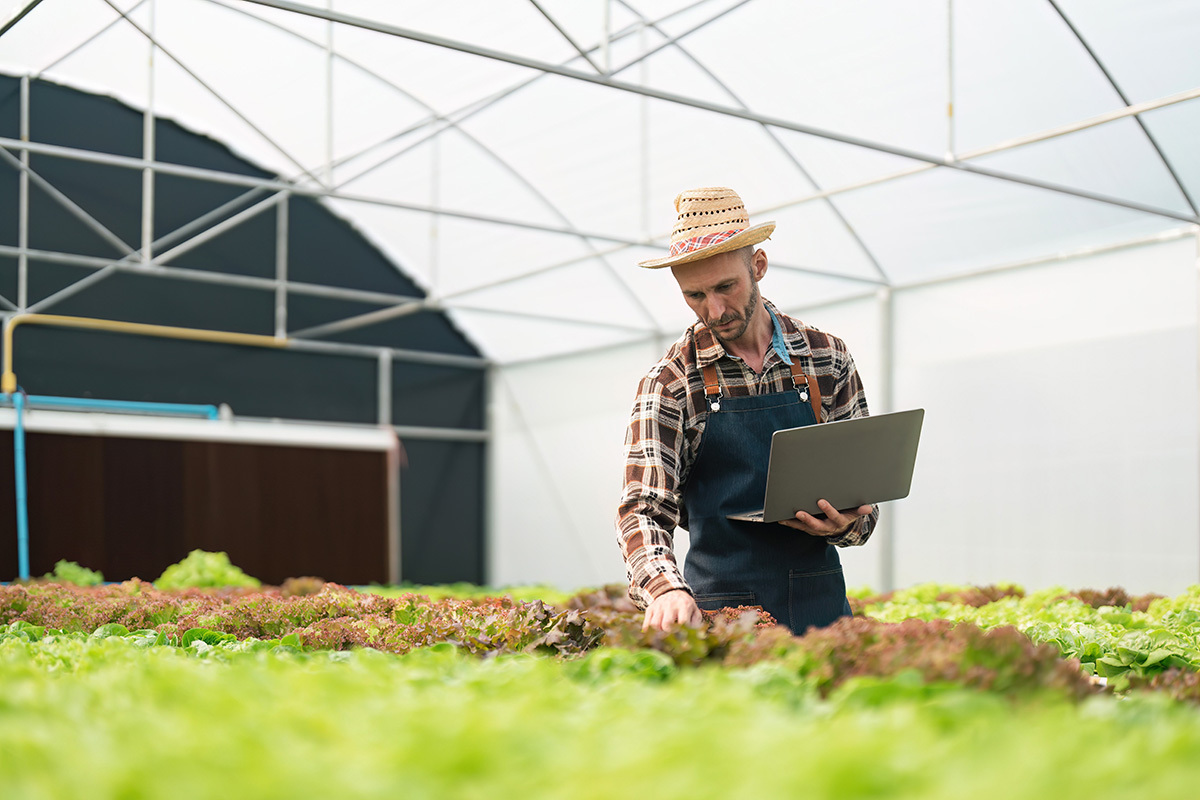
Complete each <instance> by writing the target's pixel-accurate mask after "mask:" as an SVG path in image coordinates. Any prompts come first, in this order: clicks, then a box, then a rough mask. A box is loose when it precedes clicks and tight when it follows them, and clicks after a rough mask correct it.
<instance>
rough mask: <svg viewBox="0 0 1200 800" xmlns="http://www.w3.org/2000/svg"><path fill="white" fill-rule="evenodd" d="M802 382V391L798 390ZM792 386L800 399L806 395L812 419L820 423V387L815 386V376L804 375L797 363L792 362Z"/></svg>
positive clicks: (795, 361)
mask: <svg viewBox="0 0 1200 800" xmlns="http://www.w3.org/2000/svg"><path fill="white" fill-rule="evenodd" d="M801 381H804V386H805V388H804V389H801V388H800V382H801ZM792 386H795V387H796V391H798V392H800V397H801V399H803V398H804V394H805V392H806V391H807V393H808V402H809V404H810V405H811V406H812V410H813V419H815V420H816V421H817V422H820V421H821V387H820V385H818V384H817V377H816V376H815V375H805V374H804V370H802V369H800V363H799V361H797V360H795V359H793V360H792Z"/></svg>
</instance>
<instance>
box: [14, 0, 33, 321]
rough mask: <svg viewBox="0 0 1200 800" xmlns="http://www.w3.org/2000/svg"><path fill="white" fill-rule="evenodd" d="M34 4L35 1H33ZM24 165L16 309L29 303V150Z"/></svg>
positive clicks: (25, 94)
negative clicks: (27, 251) (26, 252)
mask: <svg viewBox="0 0 1200 800" xmlns="http://www.w3.org/2000/svg"><path fill="white" fill-rule="evenodd" d="M34 5H36V3H34ZM20 136H21V141H23V142H28V141H29V76H28V75H24V76H22V77H21V133H20ZM21 165H22V166H23V167H24V168H23V169H22V170H21V172H20V175H19V176H18V178H17V181H18V184H17V193H18V197H17V246H18V247H19V248H20V250H21V253H20V255H18V256H17V309H19V310H21V311H24V310H25V306H26V305H28V304H29V256H28V255H26V254H25V250H26V249H27V248H28V247H29V151H28V150H22V151H21Z"/></svg>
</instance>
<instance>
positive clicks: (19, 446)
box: [13, 392, 29, 581]
mask: <svg viewBox="0 0 1200 800" xmlns="http://www.w3.org/2000/svg"><path fill="white" fill-rule="evenodd" d="M13 407H14V408H16V410H17V421H16V424H15V425H14V426H13V471H14V472H15V473H16V494H17V575H18V577H20V579H21V580H23V581H27V580H29V508H28V505H27V503H26V490H25V488H26V487H25V482H26V477H25V398H24V396H23V395H22V394H21V393H19V392H18V393H17V394H14V395H13Z"/></svg>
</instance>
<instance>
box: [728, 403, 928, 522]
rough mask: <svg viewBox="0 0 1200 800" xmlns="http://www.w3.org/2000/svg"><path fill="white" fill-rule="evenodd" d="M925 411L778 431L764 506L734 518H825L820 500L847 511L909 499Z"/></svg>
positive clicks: (769, 520)
mask: <svg viewBox="0 0 1200 800" xmlns="http://www.w3.org/2000/svg"><path fill="white" fill-rule="evenodd" d="M924 419H925V409H923V408H916V409H913V410H911V411H897V412H895V413H892V414H880V415H879V416H877V417H860V418H858V419H847V420H840V421H838V422H826V423H823V424H821V425H806V426H805V427H803V428H788V429H786V430H782V431H775V434H774V435H773V436H772V437H771V460H770V462H769V463H768V465H767V492H766V497H764V498H763V508H761V509H758V510H755V511H748V512H746V513H745V514H730V515H729V519H736V520H743V521H745V522H779V521H780V520H784V519H791V518H792V517H794V516H795V515H796V512H797V511H807V512H808V513H809V514H812V515H813V516H815V517H822V518H823V517H824V516H825V515H824V514H823V513H822V512H821V509H820V508H818V507H817V501H818V500H822V499H824V500H828V501H829V502H830V504H831V505H833V507H834V508H836V509H839V510H843V511H844V510H847V509H853V508H858V507H859V506H861V505H867V504H870V503H882V502H884V501H886V500H898V499H899V498H901V497H907V496H908V490H909V487H910V485H911V484H912V473H913V465H914V464H915V463H916V460H917V441H918V440H919V439H920V438H921V422H922V421H923V420H924Z"/></svg>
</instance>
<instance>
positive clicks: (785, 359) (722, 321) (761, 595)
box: [617, 188, 879, 634]
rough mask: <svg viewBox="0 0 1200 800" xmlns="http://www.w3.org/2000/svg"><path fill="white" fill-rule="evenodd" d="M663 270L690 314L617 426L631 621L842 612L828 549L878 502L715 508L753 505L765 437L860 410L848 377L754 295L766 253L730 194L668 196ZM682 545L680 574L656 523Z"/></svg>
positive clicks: (850, 364)
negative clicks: (767, 512) (788, 515)
mask: <svg viewBox="0 0 1200 800" xmlns="http://www.w3.org/2000/svg"><path fill="white" fill-rule="evenodd" d="M675 210H676V212H677V213H678V220H677V223H676V225H675V229H674V231H673V232H672V234H671V255H670V256H668V257H666V258H660V259H654V260H651V261H644V262H642V263H641V264H640V266H642V267H647V268H651V269H659V268H663V267H670V268H671V272H672V274H673V275H674V276H675V280H676V281H677V282H678V284H679V288H680V290H681V291H682V292H683V299H684V301H685V302H686V303H687V304H688V305H689V306H690V307H691V309H692V310H693V311H694V312H695V313H696V316H697V318H698V321H697V322H696V323H695V324H693V325H692V326H691V327H690V328H689V329H688V330H687V331H686V332H685V333H684V334H683V336H682V337H681V338H680V339H679V341H677V342H676V343H675V344H674V345H672V346H671V348H670V350H668V351H667V354H666V355H665V356H664V357H663V359H662V360H661V361H659V362H658V363H657V364H655V365H654V367H653V368H652V369H651V370H650V372H649V373H648V374H647V375H646V376H645V377H644V378H643V379H642V381H641V383H640V384H639V386H638V394H637V399H636V401H635V403H634V406H633V414H632V417H631V419H630V423H629V430H628V433H627V434H626V439H625V447H626V458H625V490H624V493H623V494H622V497H621V504H620V508H619V511H618V516H617V528H618V538H619V540H620V544H621V550H622V553H623V554H624V556H625V565H626V570H627V572H628V575H629V583H630V587H629V593H630V597H631V598H632V599H633V600H634V602H635V603H637V604H638V605H639V607H643V608H645V610H646V616H645V621H644V623H643V629H645V628H662V629H665V628H667V627H669V626H671V625H674V624H677V623H688V624H696V623H699V622H700V620H701V614H700V609H704V610H716V609H719V608H723V607H727V606H739V605H757V606H762V607H763V609H765V610H766V611H767V612H769V613H770V614H771V615H772V616H773V617H775V619H776V620H777V621H778V622H779V623H780V624H782V625H787V626H788V627H789V628H791V630H792V631H793V632H795V633H797V634H802V633H804V631H805V630H806V629H807V628H808V627H809V626H813V625H816V626H823V625H828V624H829V623H831V622H833V621H834V620H836V619H837V618H838V617H840V616H843V615H847V614H849V613H850V606H849V603H848V602H847V600H846V584H845V580H844V578H843V576H842V568H841V562H840V560H839V558H838V555H837V549H836V547H846V546H850V545H860V544H863V543H864V542H866V540H867V538H868V537H869V536H870V535H871V531H872V530H873V529H874V525H875V522H876V520H877V519H878V513H879V512H878V509H877V508H875V507H874V506H861V507H859V508H857V509H852V510H848V511H845V510H843V511H839V510H838V509H835V508H833V507H832V506H831V505H830V504H829V503H827V502H825V501H824V500H822V501H820V507H821V509H822V511H823V512H824V515H823V518H822V517H820V516H810V515H809V514H806V513H804V512H799V513H797V514H796V518H795V519H794V520H785V521H784V522H782V523H778V524H763V523H753V522H739V521H733V520H729V519H726V515H727V514H737V513H742V512H745V511H746V510H748V509H752V508H757V507H759V506H760V505H761V504H762V500H763V495H764V492H765V487H766V470H767V461H768V456H769V454H770V441H771V434H772V433H774V432H775V431H776V430H780V429H783V428H794V427H799V426H801V425H809V424H815V423H819V422H826V421H831V420H839V419H849V418H853V417H863V416H866V415H867V413H868V412H867V402H866V397H865V396H864V394H863V389H862V384H861V382H860V381H859V378H858V372H857V371H856V369H855V367H854V361H853V359H851V357H850V354H849V352H847V350H846V346H845V344H844V343H843V342H842V341H841V340H840V339H838V338H836V337H833V336H830V335H828V334H825V333H821V332H820V331H818V330H816V329H815V328H809V327H806V326H804V325H803V324H802V323H801V322H799V321H798V320H794V319H792V318H790V317H788V316H786V315H784V314H782V313H780V312H779V311H778V310H777V309H776V308H775V307H774V306H773V305H771V303H769V302H768V301H765V300H764V299H763V298H762V295H761V294H760V293H759V289H758V283H759V281H761V280H762V278H763V276H764V275H765V274H766V271H767V256H766V253H764V252H763V251H762V250H761V249H756V248H755V247H754V245H756V244H759V243H760V242H762V241H764V240H765V239H767V237H769V236H770V235H771V233H772V231H774V229H775V224H774V223H773V222H767V223H763V224H760V225H756V226H754V227H750V225H749V217H748V216H747V215H746V209H745V207H744V206H743V204H742V200H741V198H740V197H738V195H737V194H736V193H735V192H734V191H733V190H731V189H726V188H705V189H696V190H693V191H688V192H684V193H682V194H680V195H679V196H678V197H676V198H675ZM677 525H678V526H679V527H683V528H686V529H687V530H688V532H689V535H690V540H691V546H690V548H689V550H688V555H687V560H686V564H685V567H684V570H683V572H682V574H681V572H680V570H679V566H678V564H677V563H676V561H675V556H674V553H673V550H672V532H673V531H674V529H675V527H676V526H677Z"/></svg>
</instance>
